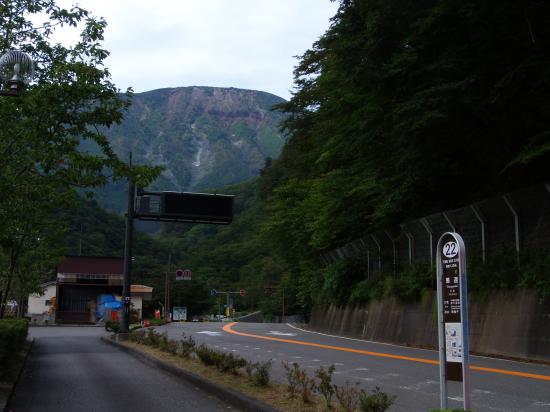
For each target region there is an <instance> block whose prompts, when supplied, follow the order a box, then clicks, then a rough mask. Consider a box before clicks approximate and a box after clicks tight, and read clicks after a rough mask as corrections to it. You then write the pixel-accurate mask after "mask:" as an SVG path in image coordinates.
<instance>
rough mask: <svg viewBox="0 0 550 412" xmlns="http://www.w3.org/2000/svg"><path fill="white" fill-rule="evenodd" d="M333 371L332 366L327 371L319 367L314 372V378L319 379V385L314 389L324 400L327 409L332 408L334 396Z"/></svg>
mask: <svg viewBox="0 0 550 412" xmlns="http://www.w3.org/2000/svg"><path fill="white" fill-rule="evenodd" d="M335 370H336V368H335V367H334V365H330V366H329V367H328V368H327V369H325V368H324V367H323V366H321V367H319V369H317V370H316V371H315V376H316V377H317V379H319V383H318V384H317V385H315V389H316V390H317V392H319V393H320V394H321V395H322V396H323V398H325V402H326V406H327V408H328V409H331V408H332V396H333V395H334V387H333V386H332V374H333V373H334V371H335Z"/></svg>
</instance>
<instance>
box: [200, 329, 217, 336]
mask: <svg viewBox="0 0 550 412" xmlns="http://www.w3.org/2000/svg"><path fill="white" fill-rule="evenodd" d="M197 333H202V334H203V335H208V336H221V335H223V332H216V331H213V330H203V331H201V332H197Z"/></svg>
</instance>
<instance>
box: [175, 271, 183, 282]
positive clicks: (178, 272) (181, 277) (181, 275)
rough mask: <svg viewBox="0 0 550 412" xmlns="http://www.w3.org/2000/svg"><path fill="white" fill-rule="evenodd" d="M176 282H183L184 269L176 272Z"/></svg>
mask: <svg viewBox="0 0 550 412" xmlns="http://www.w3.org/2000/svg"><path fill="white" fill-rule="evenodd" d="M176 280H183V270H182V269H178V270H176Z"/></svg>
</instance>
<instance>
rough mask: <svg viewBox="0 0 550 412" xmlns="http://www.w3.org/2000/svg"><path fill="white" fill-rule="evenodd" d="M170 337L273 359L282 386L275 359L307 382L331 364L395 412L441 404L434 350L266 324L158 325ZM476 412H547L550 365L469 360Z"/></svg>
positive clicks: (456, 396) (454, 389) (422, 411)
mask: <svg viewBox="0 0 550 412" xmlns="http://www.w3.org/2000/svg"><path fill="white" fill-rule="evenodd" d="M157 329H158V330H159V331H167V332H168V334H169V336H170V337H171V338H173V339H179V338H180V337H181V335H182V332H184V333H186V334H187V335H192V336H193V337H194V339H195V340H197V341H198V342H203V343H206V344H208V345H210V346H212V347H215V348H218V349H220V350H223V351H227V352H232V353H234V354H237V355H240V356H243V357H245V358H248V359H253V360H256V361H257V360H269V359H272V360H273V371H272V375H273V377H274V378H275V379H277V380H278V381H280V382H285V381H286V378H285V374H284V369H283V367H282V364H281V361H286V362H297V363H299V364H300V365H301V366H302V367H305V368H306V369H307V370H308V371H309V372H310V375H311V376H312V377H313V371H314V370H315V369H317V368H318V367H319V366H320V365H331V364H334V365H335V366H336V373H335V376H334V380H335V381H336V383H339V384H342V383H344V382H345V381H346V380H348V381H350V382H352V383H355V382H357V381H358V382H360V383H361V386H362V387H364V388H366V389H369V390H370V389H374V388H375V387H376V386H379V387H381V389H382V390H383V391H385V392H388V393H389V394H392V395H397V399H396V401H395V405H394V407H393V408H392V409H391V410H392V411H395V412H426V411H429V410H430V409H432V408H437V407H438V406H439V369H438V366H437V353H436V352H435V351H429V350H423V349H414V348H407V347H401V346H396V345H388V344H382V343H375V342H368V341H362V340H354V339H347V338H343V337H331V336H327V335H323V334H318V333H314V332H308V331H304V330H300V329H297V328H295V327H292V326H290V325H285V324H268V323H263V324H262V323H237V324H233V325H228V324H222V323H174V324H170V325H167V326H163V327H160V328H157ZM471 364H472V371H471V384H472V409H473V410H474V411H475V412H485V411H487V412H495V411H496V412H499V411H501V412H519V411H525V412H549V411H550V366H546V365H540V364H535V363H523V362H512V361H506V360H499V359H491V358H484V357H477V356H474V357H471ZM449 396H450V397H451V401H450V404H449V406H450V407H453V408H458V407H461V405H462V404H461V385H460V384H458V383H454V382H452V383H450V384H449Z"/></svg>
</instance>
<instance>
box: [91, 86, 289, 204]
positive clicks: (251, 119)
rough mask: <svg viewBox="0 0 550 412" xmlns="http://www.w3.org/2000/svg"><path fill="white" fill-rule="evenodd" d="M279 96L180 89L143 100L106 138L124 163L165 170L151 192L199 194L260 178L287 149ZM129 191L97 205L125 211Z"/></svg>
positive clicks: (137, 98)
mask: <svg viewBox="0 0 550 412" xmlns="http://www.w3.org/2000/svg"><path fill="white" fill-rule="evenodd" d="M283 102H284V99H282V98H280V97H277V96H275V95H272V94H269V93H265V92H260V91H255V90H242V89H235V88H216V87H180V88H172V89H159V90H152V91H148V92H145V93H137V94H135V95H134V96H133V98H132V105H131V106H130V108H129V109H128V111H127V112H126V113H125V115H124V120H123V121H122V123H121V124H119V125H115V126H113V127H111V128H110V129H109V130H107V131H106V135H107V137H108V138H109V141H110V143H111V145H112V147H113V149H114V151H115V152H116V153H117V154H118V155H119V156H121V158H123V159H127V158H128V154H129V152H130V151H131V152H132V153H133V161H134V163H137V164H145V165H151V166H159V165H160V166H163V167H164V168H165V170H164V172H163V173H162V175H161V176H160V177H159V178H158V179H157V180H156V182H155V183H154V184H153V185H152V186H151V188H152V189H158V190H177V191H200V190H203V189H205V188H215V187H221V186H225V185H229V184H234V183H239V182H242V181H245V180H249V179H251V178H253V177H256V176H258V173H259V170H260V169H261V168H262V167H263V166H264V164H265V162H266V159H267V158H276V157H277V156H278V155H279V153H280V150H281V147H282V146H283V144H284V142H285V138H284V135H283V133H282V132H281V131H280V130H279V124H280V123H281V121H282V120H283V119H284V114H283V113H281V112H278V111H274V110H272V108H273V107H274V106H275V105H277V104H281V103H283ZM124 191H125V184H124V183H122V182H120V183H115V184H109V185H107V186H105V187H104V188H101V189H99V190H97V191H96V198H97V200H98V202H99V203H100V204H101V205H102V206H104V207H106V208H108V209H109V210H112V211H116V212H122V211H123V210H124V207H125V200H124V199H125V195H124Z"/></svg>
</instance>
